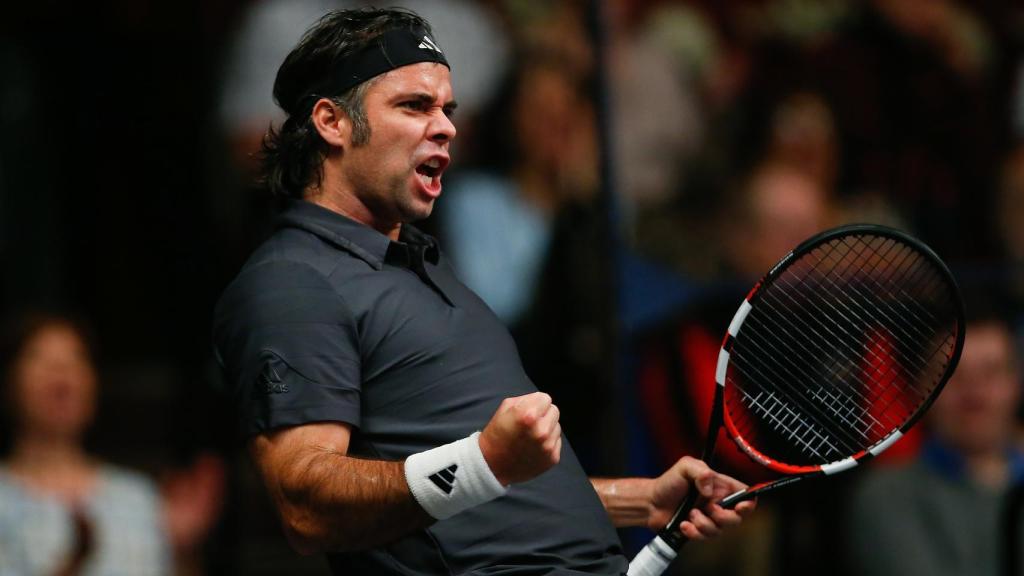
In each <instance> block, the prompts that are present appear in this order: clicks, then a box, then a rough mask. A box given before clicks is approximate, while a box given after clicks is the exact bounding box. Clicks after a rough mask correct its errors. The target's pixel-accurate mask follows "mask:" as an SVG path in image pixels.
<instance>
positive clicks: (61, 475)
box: [8, 435, 96, 506]
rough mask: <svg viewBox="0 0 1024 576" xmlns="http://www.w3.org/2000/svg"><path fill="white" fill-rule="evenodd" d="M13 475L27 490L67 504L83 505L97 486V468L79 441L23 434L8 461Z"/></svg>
mask: <svg viewBox="0 0 1024 576" xmlns="http://www.w3.org/2000/svg"><path fill="white" fill-rule="evenodd" d="M8 469H9V470H10V472H11V474H12V475H13V476H14V477H15V478H18V479H19V480H20V481H21V482H22V483H23V484H24V485H25V486H26V487H27V488H29V489H30V490H32V491H34V492H38V493H40V494H45V495H47V496H49V497H52V498H56V499H58V500H60V501H62V502H65V503H67V504H68V505H72V506H77V505H80V504H82V503H83V502H84V501H85V500H86V499H87V498H88V496H89V494H90V493H91V492H92V490H93V488H94V487H95V484H96V467H95V465H94V463H93V462H92V460H91V459H90V458H89V456H88V455H87V454H86V453H85V451H84V450H83V449H82V448H81V445H80V444H79V443H78V442H76V441H69V439H66V438H52V437H45V436H40V435H36V436H33V435H23V436H22V437H20V438H18V440H17V441H16V442H15V444H14V450H13V452H12V453H11V458H10V460H9V462H8Z"/></svg>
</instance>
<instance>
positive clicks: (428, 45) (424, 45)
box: [417, 36, 444, 54]
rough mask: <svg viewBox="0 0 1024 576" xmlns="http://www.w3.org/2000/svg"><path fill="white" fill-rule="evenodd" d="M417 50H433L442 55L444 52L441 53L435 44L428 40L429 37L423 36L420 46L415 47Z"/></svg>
mask: <svg viewBox="0 0 1024 576" xmlns="http://www.w3.org/2000/svg"><path fill="white" fill-rule="evenodd" d="M417 48H423V49H424V50H433V51H434V52H437V53H438V54H444V52H441V49H440V48H438V47H437V44H434V41H433V40H431V39H430V36H424V37H423V41H421V42H420V45H419V46H417Z"/></svg>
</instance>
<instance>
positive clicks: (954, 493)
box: [849, 294, 1024, 576]
mask: <svg viewBox="0 0 1024 576" xmlns="http://www.w3.org/2000/svg"><path fill="white" fill-rule="evenodd" d="M991 298H992V296H991V294H986V295H985V300H978V301H976V302H971V303H969V304H973V305H969V306H968V307H967V311H968V313H969V314H972V316H973V318H970V319H969V320H968V324H967V336H966V340H965V341H964V349H963V354H962V355H961V358H960V363H959V365H958V366H957V369H956V372H955V373H954V375H953V377H952V378H951V379H950V380H949V382H948V383H947V384H946V388H945V389H944V390H943V391H942V394H941V395H940V396H939V397H938V399H936V401H935V404H934V405H933V406H932V408H931V411H930V412H929V414H928V418H927V423H928V424H929V431H930V438H929V439H928V440H927V441H926V442H925V444H924V447H923V450H922V452H921V454H920V457H918V458H917V459H916V460H915V461H914V462H912V463H910V464H909V465H906V466H902V467H898V468H890V469H878V470H876V471H874V472H873V473H872V474H871V475H869V476H866V477H865V478H864V481H863V483H862V484H861V485H860V486H859V489H858V490H857V492H856V493H855V494H854V498H853V500H852V503H851V508H850V511H851V514H852V517H851V525H850V539H849V542H850V544H851V547H850V556H851V558H850V560H851V567H852V570H851V573H852V574H875V575H878V576H885V575H889V574H892V575H897V574H898V575H903V574H930V575H935V576H942V575H950V576H953V575H959V574H972V575H979V576H980V575H986V574H992V575H996V574H1002V573H1004V572H1003V571H1002V570H1001V569H1000V560H1001V555H1002V554H1003V552H1005V551H1002V550H1000V547H1001V546H1002V545H1003V542H1004V538H1003V536H1002V534H1001V528H1002V527H1001V522H1003V521H1004V519H1003V518H1002V515H1003V512H1002V509H1003V505H1004V496H1005V494H1006V492H1007V490H1008V488H1009V487H1011V486H1012V485H1014V484H1019V483H1020V482H1022V481H1024V454H1022V453H1021V452H1020V451H1019V450H1018V449H1017V448H1015V446H1014V434H1015V425H1016V412H1017V406H1018V405H1019V403H1020V397H1021V388H1020V372H1019V367H1018V364H1017V359H1016V354H1015V352H1014V342H1013V336H1012V333H1011V331H1010V329H1009V327H1008V325H1007V323H1006V320H1005V319H1004V318H1005V316H1004V315H1003V314H1000V313H999V312H998V311H997V310H994V309H989V310H984V309H985V308H986V307H988V305H987V302H986V301H988V300H990V299H991ZM979 309H981V310H979ZM972 311H973V312H972Z"/></svg>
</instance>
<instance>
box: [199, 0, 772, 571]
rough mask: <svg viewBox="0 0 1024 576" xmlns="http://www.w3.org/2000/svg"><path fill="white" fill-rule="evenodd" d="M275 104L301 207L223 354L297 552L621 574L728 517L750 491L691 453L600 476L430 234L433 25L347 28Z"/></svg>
mask: <svg viewBox="0 0 1024 576" xmlns="http://www.w3.org/2000/svg"><path fill="white" fill-rule="evenodd" d="M274 97H275V99H276V101H277V102H278V104H279V105H280V106H281V107H282V108H283V109H284V111H285V112H286V113H287V115H288V117H287V120H286V121H285V122H284V124H283V125H282V126H281V127H280V129H279V130H278V131H271V132H270V133H269V134H268V137H267V139H266V141H265V142H264V149H263V155H264V166H263V169H264V176H265V179H266V183H267V185H268V186H269V187H270V189H271V190H272V191H273V192H274V193H276V194H278V195H281V196H284V197H286V198H287V199H288V201H287V206H286V207H285V209H284V210H283V213H282V214H281V217H280V223H279V227H278V229H277V231H276V233H275V234H274V235H273V236H272V237H271V238H270V239H269V240H268V241H267V242H266V243H264V244H263V245H262V246H261V247H260V248H259V249H257V251H256V252H255V253H254V254H253V255H252V257H251V258H250V259H249V261H248V262H247V263H246V264H245V266H244V267H243V269H242V270H241V272H240V273H239V275H238V277H237V278H236V279H235V280H234V282H233V283H232V284H231V285H230V286H229V287H228V288H227V290H226V291H225V293H224V294H223V296H222V298H221V300H220V302H219V303H218V306H217V309H216V312H215V320H214V324H215V325H214V339H215V345H216V351H217V354H218V357H219V359H220V361H221V362H222V364H223V367H224V369H225V373H226V375H227V377H228V379H229V382H230V384H231V386H232V389H233V394H234V401H235V406H236V408H237V418H238V426H239V428H240V430H241V432H242V433H243V434H244V435H245V437H246V438H247V441H248V446H249V450H250V453H251V456H252V458H253V459H254V460H255V462H256V464H257V467H258V468H259V470H260V472H261V474H262V476H263V479H264V481H265V484H266V486H267V489H268V491H269V493H270V494H271V496H272V498H273V500H274V502H275V504H276V506H277V509H278V511H279V513H280V516H281V519H282V522H283V525H284V529H285V534H286V536H287V538H288V540H289V542H290V543H291V544H292V546H293V547H294V548H295V549H296V550H298V551H299V552H302V553H315V552H326V553H327V554H328V560H329V563H330V565H331V567H332V570H333V571H334V573H336V574H375V575H376V574H403V575H408V574H503V575H518V574H552V575H575V574H609V575H611V574H615V575H618V574H623V573H624V572H625V571H626V568H627V559H626V558H625V557H624V556H623V554H622V550H621V547H620V543H619V541H618V539H617V536H616V533H615V530H614V527H615V526H648V527H651V528H655V529H658V528H661V527H662V526H663V525H664V524H665V523H666V522H667V521H668V519H669V517H670V515H671V514H672V512H673V511H674V509H675V507H676V505H677V504H678V503H679V502H680V501H681V499H682V498H683V497H684V496H685V495H686V493H687V491H688V490H689V489H690V488H689V486H690V483H691V482H693V483H694V484H695V485H696V486H697V488H698V490H699V491H700V493H701V495H702V496H704V497H705V498H706V499H707V501H708V502H711V501H714V500H715V499H717V498H720V497H723V496H725V495H726V494H728V493H731V492H733V491H735V490H738V489H740V488H741V487H742V484H741V483H739V482H737V481H736V480H733V479H731V478H729V477H726V476H723V475H720V474H716V473H715V472H713V471H712V470H710V469H709V468H708V467H707V466H706V465H705V464H704V463H703V462H700V461H698V460H695V459H692V458H683V459H682V460H680V461H679V462H678V463H676V464H675V465H674V466H672V467H671V468H670V469H669V470H668V471H667V472H665V473H664V474H663V475H662V476H660V477H658V478H654V479H646V478H626V479H588V478H587V476H586V475H585V474H584V472H583V470H582V469H581V467H580V464H579V462H578V461H577V459H576V456H575V455H574V454H573V451H572V448H571V447H570V446H569V444H568V442H567V441H566V440H565V438H564V436H563V435H562V432H561V428H560V426H559V422H558V417H559V413H558V408H557V407H556V406H555V405H554V404H553V403H552V400H551V398H550V397H549V396H548V395H546V394H543V393H540V392H537V390H536V388H535V387H534V386H533V384H532V383H531V382H530V380H529V378H528V377H527V376H526V374H525V373H524V372H523V367H522V365H521V363H520V360H519V357H518V354H517V352H516V348H515V345H514V343H513V341H512V338H511V337H510V335H509V333H508V331H507V330H506V329H505V328H504V327H503V325H502V324H501V322H500V321H499V320H498V319H497V317H495V315H494V314H493V313H492V312H491V311H490V310H489V309H488V308H487V306H486V305H485V304H484V303H483V302H482V301H481V300H480V299H479V298H478V297H477V296H476V295H475V294H473V293H472V292H471V291H470V290H468V289H467V288H466V287H465V286H463V285H462V284H461V283H460V282H459V281H458V280H457V279H456V278H455V275H454V274H453V273H452V270H451V267H450V266H449V263H448V261H447V259H446V258H445V255H444V254H443V253H442V252H441V251H440V249H439V248H438V245H437V242H436V241H435V240H434V239H433V238H431V237H429V236H427V235H425V234H423V233H421V232H419V231H418V230H417V229H416V228H414V227H413V226H411V225H410V224H409V223H410V222H412V221H415V220H418V219H421V218H425V217H426V216H428V215H429V214H430V212H431V209H432V207H433V204H434V202H435V201H436V200H437V198H438V197H439V196H440V194H441V177H442V174H443V173H444V171H445V169H446V168H447V167H448V164H449V162H450V156H449V146H450V144H451V142H452V140H453V139H454V138H455V133H456V131H455V127H454V125H453V124H452V121H451V118H450V117H451V114H452V113H453V112H454V110H455V100H454V99H453V95H452V88H451V83H450V71H449V66H448V63H447V61H446V59H445V55H444V52H443V51H442V49H441V47H440V46H439V44H438V42H437V40H436V39H434V37H433V36H432V34H431V31H430V27H429V25H428V24H427V23H426V22H425V21H423V20H422V19H421V18H419V17H418V16H416V15H415V14H412V13H410V12H406V11H402V10H367V11H337V12H332V13H330V14H328V15H327V16H325V17H324V18H323V19H321V20H320V21H319V22H318V23H317V24H316V25H315V26H314V27H313V28H311V29H310V30H309V31H308V32H307V33H306V35H305V36H304V37H303V38H302V40H301V41H300V42H299V44H298V45H297V46H296V47H295V49H294V50H293V51H292V52H291V53H290V54H289V55H288V57H287V58H286V59H285V61H284V64H283V65H282V66H281V68H280V70H279V71H278V74H277V79H276V82H275V85H274ZM751 509H753V505H752V504H751V503H745V504H743V505H741V506H739V507H737V509H736V510H724V509H722V508H720V507H718V506H717V505H715V504H712V503H708V504H705V505H704V506H702V508H701V509H700V510H694V512H693V513H692V514H691V515H690V516H689V518H688V519H687V520H686V521H684V522H683V523H682V531H683V532H684V533H685V534H686V535H687V536H689V537H690V538H691V539H697V540H699V539H703V538H707V537H710V536H714V535H716V534H718V533H719V532H720V531H721V530H722V529H723V528H724V527H728V526H732V525H735V524H737V523H738V522H740V519H741V516H742V515H744V514H746V513H748V512H749V511H750V510H751Z"/></svg>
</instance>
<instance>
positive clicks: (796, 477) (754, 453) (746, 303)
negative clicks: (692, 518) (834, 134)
mask: <svg viewBox="0 0 1024 576" xmlns="http://www.w3.org/2000/svg"><path fill="white" fill-rule="evenodd" d="M858 234H859V235H871V236H882V237H888V238H892V239H893V240H896V241H898V242H901V243H903V244H905V245H909V246H912V247H913V248H915V249H916V250H917V251H918V252H919V253H920V254H922V255H923V256H925V257H926V258H928V259H930V260H931V261H932V264H934V266H935V269H936V270H937V271H939V273H940V274H943V275H944V276H945V280H946V281H947V282H948V283H949V285H950V286H952V287H953V294H954V295H955V296H956V298H955V305H956V311H957V314H958V317H957V320H956V323H957V333H956V341H955V343H954V346H953V348H952V349H951V350H950V357H949V364H948V368H947V369H946V371H945V373H944V374H943V375H942V377H941V378H940V381H939V382H938V383H937V384H936V387H935V388H934V390H933V392H932V393H931V394H930V395H929V396H928V398H927V399H926V400H924V401H923V402H922V404H921V405H920V406H919V407H918V409H917V411H916V412H915V413H914V414H913V415H912V416H911V417H910V418H909V419H908V420H907V421H906V422H905V423H904V424H903V425H902V426H900V427H899V428H895V429H893V430H892V431H891V432H890V433H889V434H887V435H886V436H884V437H883V438H882V439H881V440H879V441H878V442H876V443H875V444H874V445H872V446H871V447H869V448H867V449H865V450H861V451H860V452H858V453H857V454H854V455H852V456H850V457H848V458H844V459H842V460H838V461H836V462H830V463H827V464H821V465H808V466H793V465H789V464H785V463H782V462H778V461H776V460H774V459H772V458H770V457H768V456H766V455H764V454H762V453H761V452H759V451H758V450H757V449H756V448H754V447H753V446H751V445H750V444H749V443H748V442H746V441H745V440H744V439H743V437H742V436H741V435H740V434H739V432H738V430H737V429H736V427H735V426H734V425H733V423H732V421H731V419H730V418H729V417H728V415H726V414H725V410H724V403H725V374H726V369H727V367H728V363H729V355H730V352H731V350H732V347H733V343H734V342H735V338H736V335H737V334H738V333H739V330H740V328H741V327H742V325H743V321H744V320H745V319H746V317H747V315H748V314H749V313H750V311H751V310H752V309H753V307H754V306H756V305H757V302H758V298H759V294H760V293H761V291H762V290H763V288H765V287H767V286H770V285H771V283H772V282H774V281H775V279H776V278H778V277H779V276H780V275H781V274H782V273H783V272H784V271H785V270H786V269H787V268H788V267H789V265H790V264H792V263H793V262H795V261H797V260H798V259H799V258H800V257H802V256H803V255H805V254H807V253H808V252H810V251H812V250H814V249H815V248H817V247H818V246H821V245H823V244H826V243H828V242H830V241H832V240H835V239H837V238H839V237H846V236H855V235H858ZM964 318H965V314H964V305H963V300H962V299H961V298H960V297H959V289H958V288H957V282H956V279H955V278H954V276H953V273H952V272H951V271H950V270H949V268H948V267H947V266H946V264H945V263H944V262H943V261H942V259H941V258H939V256H938V255H937V254H935V252H934V251H932V249H931V248H929V247H928V246H927V245H925V244H924V243H922V242H921V241H919V240H917V239H915V238H913V237H912V236H909V235H907V234H905V233H903V232H900V231H899V230H894V229H892V228H888V227H884V226H878V225H874V224H851V225H847V226H841V227H839V228H834V229H831V230H827V231H825V232H822V233H821V234H818V235H816V236H813V237H811V238H809V239H807V240H805V241H804V242H802V243H801V244H800V245H799V246H797V247H796V248H794V249H793V250H792V251H791V252H790V253H789V254H787V255H786V256H785V257H784V258H783V259H782V260H780V261H779V262H778V263H777V264H776V265H775V266H774V267H772V269H771V270H770V271H769V272H768V273H767V274H765V276H764V277H763V278H761V280H760V281H758V282H757V284H755V285H754V287H753V288H752V289H751V290H750V292H749V293H748V294H747V296H746V298H745V299H744V300H743V302H742V303H741V304H740V307H739V309H738V310H737V311H736V313H735V315H734V316H733V319H732V321H731V322H730V323H729V329H728V331H727V332H726V334H725V337H724V338H723V340H722V348H721V351H720V352H719V356H718V366H717V369H716V371H715V381H716V384H717V386H715V397H714V401H713V403H712V407H711V418H710V421H709V425H708V437H707V440H706V442H705V445H704V452H703V454H702V456H701V459H702V460H704V461H705V462H707V463H708V464H709V465H710V464H711V459H712V457H713V455H714V450H715V443H716V441H717V438H718V435H719V432H720V431H721V428H722V426H723V424H724V425H725V427H726V429H727V430H728V432H729V435H730V437H732V439H733V440H734V441H735V442H736V444H737V445H738V446H739V447H740V449H741V450H743V452H744V453H746V454H747V455H748V456H750V458H752V459H753V460H754V461H756V462H758V463H760V464H762V465H764V466H766V467H768V468H770V469H772V470H775V471H778V472H780V473H782V474H785V475H786V476H783V477H781V478H778V479H775V480H771V481H768V482H763V483H760V484H756V485H754V486H751V487H749V488H747V489H745V490H741V491H739V492H736V493H734V494H731V495H729V496H727V497H726V498H724V499H722V500H721V501H719V502H718V504H719V505H720V506H722V507H723V508H732V507H733V506H735V505H737V504H739V503H740V502H743V501H745V500H751V499H753V498H756V497H757V496H759V495H760V494H764V493H767V492H771V491H773V490H777V489H779V488H782V487H783V486H788V485H790V484H794V483H796V482H799V481H801V480H804V479H807V478H814V477H820V476H829V475H833V474H837V473H839V472H842V471H844V470H848V469H850V468H853V467H855V466H857V465H858V464H860V463H862V462H866V461H868V460H870V459H871V458H874V457H875V456H877V455H879V454H881V453H882V452H884V451H885V450H886V449H887V448H889V447H890V446H892V445H893V444H894V443H895V442H896V441H897V440H899V438H900V437H901V436H902V435H903V434H904V433H906V431H907V430H908V429H910V428H911V427H912V426H913V425H914V424H916V423H917V422H918V420H920V418H921V417H922V416H923V415H924V413H925V412H927V411H928V408H929V407H930V406H931V404H932V402H934V401H935V398H937V397H938V395H939V392H941V390H942V388H943V387H944V386H945V385H946V382H947V381H948V380H949V378H950V377H951V376H952V375H953V371H954V370H955V369H956V365H957V363H958V362H959V360H960V353H961V351H962V350H963V345H964V336H965V321H964ZM698 498H699V495H698V493H697V490H695V489H694V488H693V487H692V486H691V490H690V491H689V494H688V495H687V497H686V499H685V500H684V501H683V502H682V504H680V506H679V508H678V509H677V510H676V512H675V514H673V516H672V519H671V520H669V522H668V524H666V525H665V527H664V528H662V529H661V530H660V531H659V532H658V537H659V538H661V540H663V541H664V542H665V543H666V544H668V545H669V546H671V547H672V549H673V550H679V549H680V548H681V547H682V546H683V545H684V544H685V543H686V541H687V539H686V536H684V535H683V534H682V533H681V532H680V531H679V524H680V522H682V521H683V520H685V519H686V517H687V516H688V515H689V513H690V510H691V509H693V507H694V506H695V505H696V503H697V500H698Z"/></svg>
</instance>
